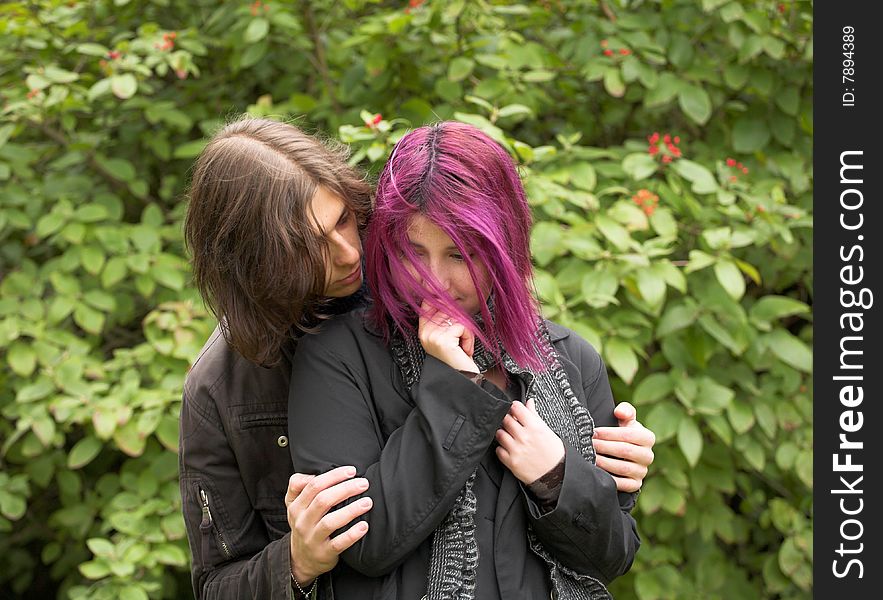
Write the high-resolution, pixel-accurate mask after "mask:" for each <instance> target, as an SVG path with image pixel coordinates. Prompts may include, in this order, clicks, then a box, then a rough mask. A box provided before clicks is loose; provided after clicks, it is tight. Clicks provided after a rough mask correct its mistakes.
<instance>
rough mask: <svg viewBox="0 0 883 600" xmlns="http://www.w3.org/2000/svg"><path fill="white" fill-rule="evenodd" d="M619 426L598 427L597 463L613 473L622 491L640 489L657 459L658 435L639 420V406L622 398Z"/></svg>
mask: <svg viewBox="0 0 883 600" xmlns="http://www.w3.org/2000/svg"><path fill="white" fill-rule="evenodd" d="M613 415H614V416H615V417H616V418H617V420H619V427H596V428H595V434H594V436H592V444H593V445H594V447H595V453H596V455H597V456H596V459H597V460H596V462H595V464H596V465H597V466H599V467H601V468H602V469H604V470H605V471H607V472H608V473H610V474H611V475H613V479H614V481H616V489H617V490H619V491H620V492H637V491H638V490H639V489H641V485H642V484H643V483H644V477H646V476H647V467H649V466H650V463H652V462H653V444H655V443H656V435H654V433H653V432H652V431H650V430H649V429H647V428H646V427H644V426H643V425H641V423H640V422H639V421H638V420H637V411H636V410H635V407H634V406H632V405H631V404H629V403H628V402H620V403H619V404H618V405H617V406H616V408H615V409H614V410H613Z"/></svg>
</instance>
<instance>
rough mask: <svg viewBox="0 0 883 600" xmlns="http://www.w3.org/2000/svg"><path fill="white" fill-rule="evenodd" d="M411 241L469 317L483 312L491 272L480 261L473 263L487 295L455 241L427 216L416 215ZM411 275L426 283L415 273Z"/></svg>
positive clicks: (412, 223) (410, 229) (427, 266)
mask: <svg viewBox="0 0 883 600" xmlns="http://www.w3.org/2000/svg"><path fill="white" fill-rule="evenodd" d="M408 241H409V242H410V244H411V249H412V250H413V251H414V253H415V254H416V255H417V257H418V258H419V259H420V260H421V261H422V262H423V266H424V267H426V269H428V270H429V271H430V272H431V273H432V274H433V276H435V279H436V281H438V284H439V285H440V286H441V287H442V288H443V289H445V290H446V291H447V292H448V293H449V294H450V295H451V297H452V298H453V299H454V300H455V301H456V302H457V305H458V306H459V307H460V308H461V309H462V310H463V311H464V312H465V313H466V314H470V315H472V314H475V313H477V312H479V311H480V310H481V306H482V304H484V303H485V300H486V299H487V294H488V289H487V287H488V286H487V285H486V283H487V278H488V277H487V270H486V269H485V267H484V265H483V264H481V263H480V262H479V261H473V266H474V267H475V268H476V270H477V273H476V275H477V276H478V277H479V281H480V282H481V287H482V288H484V291H480V290H477V289H476V288H475V285H474V284H473V283H472V277H471V276H470V275H469V267H467V266H466V262H465V260H463V256H462V255H461V254H460V251H459V250H458V249H457V246H456V244H454V242H453V240H452V239H451V238H450V237H449V236H448V234H446V233H445V232H444V231H442V230H441V229H440V228H439V227H438V226H437V225H435V224H434V223H433V222H432V221H430V220H429V219H427V218H426V217H425V216H423V215H420V214H418V215H415V216H414V217H413V218H412V219H411V223H410V225H409V226H408ZM411 274H412V275H413V276H414V277H416V278H417V279H418V281H421V283H422V280H421V278H420V275H419V274H418V273H417V272H416V271H415V270H413V269H411Z"/></svg>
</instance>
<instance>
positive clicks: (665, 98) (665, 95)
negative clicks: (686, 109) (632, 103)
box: [644, 71, 683, 108]
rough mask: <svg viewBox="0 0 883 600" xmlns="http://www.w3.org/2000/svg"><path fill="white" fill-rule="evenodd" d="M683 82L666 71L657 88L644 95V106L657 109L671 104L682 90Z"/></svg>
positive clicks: (660, 77) (661, 76)
mask: <svg viewBox="0 0 883 600" xmlns="http://www.w3.org/2000/svg"><path fill="white" fill-rule="evenodd" d="M681 85H683V84H682V82H681V80H680V79H678V77H677V76H676V75H674V74H673V73H670V72H668V71H665V72H664V73H662V74H661V75H660V76H659V80H658V81H657V83H656V87H653V88H651V89H649V90H647V93H646V94H645V95H644V105H645V106H646V107H647V108H656V107H659V106H662V105H664V104H667V103H669V102H671V101H672V100H673V99H674V97H675V96H677V95H678V92H679V91H680V89H681Z"/></svg>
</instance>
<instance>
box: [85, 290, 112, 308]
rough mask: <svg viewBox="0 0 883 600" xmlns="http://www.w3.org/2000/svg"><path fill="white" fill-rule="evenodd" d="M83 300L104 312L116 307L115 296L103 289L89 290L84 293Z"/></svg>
mask: <svg viewBox="0 0 883 600" xmlns="http://www.w3.org/2000/svg"><path fill="white" fill-rule="evenodd" d="M83 300H85V301H86V302H87V303H88V304H90V305H91V306H93V307H95V308H97V309H98V310H102V311H104V312H112V311H113V310H114V309H115V308H116V300H114V297H113V296H111V295H110V294H108V293H107V292H103V291H101V290H89V291H88V292H86V293H85V294H84V295H83Z"/></svg>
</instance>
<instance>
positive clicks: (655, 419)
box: [646, 402, 688, 443]
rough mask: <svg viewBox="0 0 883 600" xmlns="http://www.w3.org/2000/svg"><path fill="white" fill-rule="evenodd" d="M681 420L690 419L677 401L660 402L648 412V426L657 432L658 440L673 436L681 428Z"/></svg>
mask: <svg viewBox="0 0 883 600" xmlns="http://www.w3.org/2000/svg"><path fill="white" fill-rule="evenodd" d="M681 420H688V419H687V416H686V415H685V414H684V411H683V409H681V407H680V406H679V405H678V403H677V402H660V403H659V404H657V405H656V406H654V407H653V408H652V409H651V410H650V412H648V413H647V420H646V423H647V427H648V428H649V429H651V430H652V431H653V433H655V434H656V441H657V443H659V442H664V441H666V440H668V439H670V438H672V437H673V436H674V435H675V433H677V431H678V429H679V428H680V424H681Z"/></svg>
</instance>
